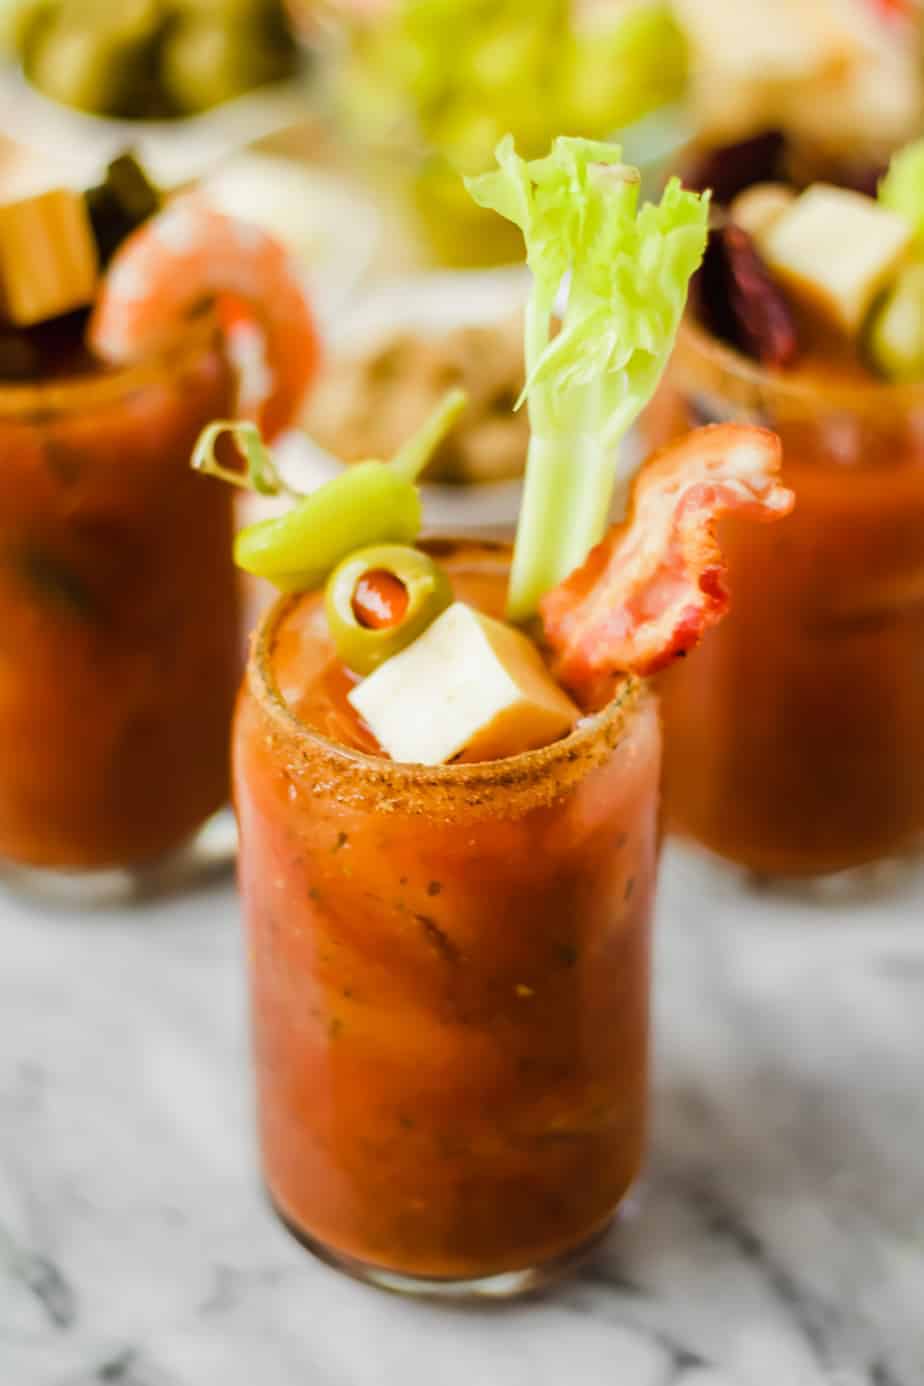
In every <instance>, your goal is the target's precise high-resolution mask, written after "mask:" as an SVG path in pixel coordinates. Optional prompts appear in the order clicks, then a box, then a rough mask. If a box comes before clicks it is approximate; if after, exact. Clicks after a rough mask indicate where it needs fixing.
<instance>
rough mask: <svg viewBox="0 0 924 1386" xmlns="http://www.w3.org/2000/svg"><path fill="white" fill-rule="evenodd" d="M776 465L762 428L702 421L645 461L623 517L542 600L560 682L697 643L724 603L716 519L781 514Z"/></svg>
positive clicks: (579, 684)
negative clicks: (682, 436)
mask: <svg viewBox="0 0 924 1386" xmlns="http://www.w3.org/2000/svg"><path fill="white" fill-rule="evenodd" d="M780 461H781V447H780V440H779V438H777V436H776V434H775V433H771V432H770V431H769V430H768V429H765V428H751V427H748V426H745V425H739V424H712V425H709V426H708V427H706V428H699V429H696V430H695V431H694V432H693V433H689V434H687V435H686V437H684V438H683V439H681V441H680V442H678V443H674V444H673V445H672V446H670V447H668V448H665V449H664V450H663V451H661V452H659V453H656V454H655V455H654V456H653V457H652V458H650V459H649V460H648V462H646V463H645V465H644V467H643V468H642V469H641V471H640V472H639V474H638V476H637V477H636V480H635V486H634V488H633V492H632V502H631V505H630V508H629V517H628V519H627V520H626V522H625V523H624V524H621V525H616V526H614V528H613V529H612V530H611V531H610V533H609V534H608V535H607V537H606V538H605V539H604V540H603V542H602V543H601V544H598V545H597V547H596V548H595V549H594V550H593V551H592V552H591V554H590V555H589V557H588V558H587V561H586V562H585V563H584V565H583V567H581V568H578V569H577V571H576V572H574V573H572V574H571V576H570V577H569V578H567V579H566V580H565V581H564V582H563V583H561V585H560V586H558V587H556V588H554V589H553V590H552V591H551V592H549V593H547V595H546V596H545V597H544V598H543V600H542V603H541V606H540V610H541V613H542V620H543V624H544V626H545V635H546V639H547V641H548V643H549V645H550V646H551V648H552V649H553V651H554V652H555V654H556V655H557V664H556V673H557V675H558V677H559V678H560V680H561V681H562V683H564V684H566V685H567V686H568V687H570V688H572V689H574V690H575V691H576V692H582V691H583V692H585V693H586V692H587V691H588V689H589V688H591V687H593V686H594V685H595V684H597V683H598V682H599V681H600V680H601V679H603V678H605V677H607V676H609V675H613V674H619V673H635V674H654V673H656V672H657V671H658V670H659V669H663V668H664V667H665V666H666V665H668V664H670V663H671V661H672V660H673V659H675V658H676V657H677V656H678V655H682V654H686V652H687V651H688V650H691V649H693V647H694V646H695V645H697V644H698V643H699V641H700V640H701V639H702V636H703V634H704V633H705V631H706V630H708V628H709V627H710V626H712V625H714V624H715V623H716V622H717V621H719V620H721V618H722V617H723V616H724V615H725V613H726V611H727V610H728V605H729V602H728V592H727V590H726V586H725V573H726V568H725V562H724V559H723V557H722V554H721V551H720V549H719V546H718V543H717V540H716V523H717V521H718V520H719V518H720V516H722V515H728V514H739V515H748V516H750V517H752V518H753V519H756V520H778V519H781V518H782V517H783V516H784V515H787V514H788V513H789V511H790V510H791V509H792V507H793V504H794V501H795V497H794V496H793V493H792V492H791V491H789V490H787V489H786V488H785V487H784V486H782V485H781V484H780V482H779V470H780Z"/></svg>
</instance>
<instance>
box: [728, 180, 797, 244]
mask: <svg viewBox="0 0 924 1386" xmlns="http://www.w3.org/2000/svg"><path fill="white" fill-rule="evenodd" d="M795 200H796V194H795V193H794V192H793V190H792V188H787V187H786V185H785V183H752V184H751V186H750V187H749V188H745V190H744V192H740V193H739V194H738V196H737V197H736V198H735V200H734V202H733V203H732V204H731V206H730V207H729V209H728V215H729V216H730V217H731V219H732V221H733V222H734V223H735V225H736V226H741V227H743V229H744V230H745V231H747V233H748V235H749V236H753V237H754V238H755V240H757V239H759V238H760V237H761V236H763V235H765V234H766V232H767V231H769V230H770V227H771V226H772V225H773V223H774V222H775V221H779V219H780V217H781V216H782V215H783V213H784V212H785V211H787V209H788V208H789V207H791V206H792V204H793V202H795Z"/></svg>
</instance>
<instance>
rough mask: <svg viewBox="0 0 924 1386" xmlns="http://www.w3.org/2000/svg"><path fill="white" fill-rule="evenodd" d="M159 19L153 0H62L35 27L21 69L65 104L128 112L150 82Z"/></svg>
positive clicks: (158, 8) (159, 8)
mask: <svg viewBox="0 0 924 1386" xmlns="http://www.w3.org/2000/svg"><path fill="white" fill-rule="evenodd" d="M163 22H164V10H163V7H162V6H161V5H160V4H159V3H158V0H120V3H118V4H109V3H105V0H66V3H63V4H60V5H58V7H57V8H56V10H55V12H54V13H53V14H52V15H51V16H50V17H48V18H47V19H45V20H44V21H43V22H42V23H41V24H40V26H39V27H38V28H37V30H36V33H35V37H34V39H33V40H32V42H31V44H30V45H29V51H28V53H27V54H26V55H25V65H26V71H27V73H28V75H29V77H30V78H31V80H32V81H33V82H34V83H35V85H36V86H37V87H38V88H39V89H40V90H41V91H43V92H44V93H45V94H46V95H47V96H50V97H52V98H53V99H54V100H56V101H61V102H62V103H63V104H64V105H67V106H75V107H77V108H78V109H79V110H85V111H105V112H110V113H112V114H123V113H124V114H127V113H129V111H131V110H133V109H137V107H138V104H139V101H140V100H141V99H142V98H143V96H144V94H145V93H146V92H147V90H148V88H149V85H150V81H151V77H152V64H153V61H154V45H155V43H156V41H157V38H158V36H159V31H160V28H161V25H162V24H163Z"/></svg>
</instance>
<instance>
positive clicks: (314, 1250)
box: [267, 1191, 631, 1304]
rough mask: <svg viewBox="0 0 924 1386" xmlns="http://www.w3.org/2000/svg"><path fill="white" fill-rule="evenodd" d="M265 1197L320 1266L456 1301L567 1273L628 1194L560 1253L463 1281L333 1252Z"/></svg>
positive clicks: (519, 1290) (537, 1286) (511, 1293)
mask: <svg viewBox="0 0 924 1386" xmlns="http://www.w3.org/2000/svg"><path fill="white" fill-rule="evenodd" d="M630 1192H631V1191H630ZM267 1196H268V1198H269V1201H270V1205H271V1206H272V1208H273V1211H274V1212H275V1214H276V1216H277V1217H278V1218H279V1221H280V1222H281V1223H282V1225H283V1227H285V1229H286V1231H287V1232H290V1233H291V1234H292V1236H293V1237H294V1238H295V1240H296V1241H297V1242H298V1243H299V1244H300V1245H301V1246H303V1247H304V1248H305V1250H306V1251H310V1252H311V1254H312V1256H315V1257H317V1259H318V1260H319V1261H323V1262H324V1264H325V1265H327V1266H332V1267H333V1269H334V1270H338V1271H341V1272H342V1273H343V1274H344V1275H349V1276H350V1277H351V1278H352V1279H353V1280H360V1281H362V1283H363V1284H364V1285H374V1286H375V1288H376V1289H378V1290H387V1291H389V1293H390V1294H396V1295H410V1296H413V1297H415V1298H417V1299H433V1300H442V1301H443V1302H447V1301H448V1302H452V1303H456V1304H464V1303H476V1302H478V1301H482V1302H483V1301H486V1300H509V1299H521V1298H523V1296H525V1295H534V1294H537V1293H538V1292H539V1291H540V1290H544V1289H546V1288H547V1287H548V1286H550V1285H554V1284H556V1283H557V1282H558V1281H559V1280H562V1279H564V1277H565V1276H568V1275H571V1274H572V1273H573V1272H574V1271H576V1270H578V1269H579V1268H580V1267H581V1266H582V1265H583V1264H584V1263H585V1262H586V1261H587V1260H588V1258H589V1257H590V1256H591V1255H592V1254H593V1252H594V1251H595V1250H596V1248H597V1247H598V1246H599V1245H600V1243H601V1242H602V1241H603V1239H604V1238H605V1237H606V1235H607V1233H608V1232H609V1231H610V1229H611V1227H612V1226H613V1223H614V1222H616V1221H617V1220H618V1219H619V1217H620V1214H621V1211H622V1209H623V1208H624V1207H625V1206H626V1200H627V1199H628V1198H629V1194H627V1195H626V1196H625V1198H624V1200H623V1202H622V1204H620V1207H619V1208H618V1209H617V1210H616V1212H615V1213H614V1214H613V1216H612V1217H611V1218H609V1219H608V1220H607V1221H606V1222H605V1223H604V1225H603V1226H602V1227H601V1228H600V1229H599V1230H598V1231H597V1232H595V1233H594V1234H593V1235H592V1236H590V1237H588V1238H586V1239H585V1240H584V1241H583V1242H581V1243H580V1244H579V1245H578V1246H576V1247H574V1248H572V1249H571V1250H570V1251H565V1252H562V1254H561V1255H559V1256H555V1257H553V1258H552V1259H551V1260H549V1261H543V1262H542V1263H541V1265H536V1266H526V1267H524V1269H522V1270H513V1271H503V1272H501V1273H500V1274H498V1275H483V1276H474V1277H471V1278H469V1279H459V1280H454V1279H442V1278H440V1277H436V1276H424V1275H404V1274H402V1273H401V1272H400V1271H392V1270H387V1269H386V1268H385V1267H384V1266H376V1265H373V1264H371V1263H370V1262H368V1261H360V1260H357V1258H356V1257H355V1256H347V1255H346V1254H345V1253H344V1252H341V1251H334V1250H332V1249H331V1248H330V1247H329V1246H325V1244H324V1243H323V1242H319V1241H316V1240H315V1239H314V1237H310V1236H309V1235H308V1234H307V1233H306V1232H303V1231H302V1230H301V1228H299V1227H296V1226H295V1224H294V1223H293V1222H292V1221H291V1219H290V1218H288V1217H287V1216H286V1214H285V1213H284V1212H283V1211H282V1209H281V1208H280V1207H279V1204H278V1203H277V1202H276V1200H275V1199H274V1198H273V1196H272V1194H268V1195H267Z"/></svg>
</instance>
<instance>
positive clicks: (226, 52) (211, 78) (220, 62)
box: [161, 17, 293, 112]
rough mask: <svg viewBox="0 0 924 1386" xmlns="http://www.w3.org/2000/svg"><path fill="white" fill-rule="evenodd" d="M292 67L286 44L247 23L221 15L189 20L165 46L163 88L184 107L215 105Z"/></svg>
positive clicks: (287, 73)
mask: <svg viewBox="0 0 924 1386" xmlns="http://www.w3.org/2000/svg"><path fill="white" fill-rule="evenodd" d="M292 71H293V57H292V53H291V51H290V50H289V49H288V47H286V46H284V45H282V44H277V43H275V42H274V41H273V40H272V39H271V37H270V36H268V35H267V34H264V33H263V32H261V31H260V30H259V29H258V28H255V27H254V26H253V25H250V24H246V23H243V24H228V23H226V22H224V21H223V20H221V19H220V18H217V17H216V18H210V17H206V18H202V19H190V20H188V21H185V22H184V23H183V24H181V25H180V26H179V28H177V30H176V31H175V32H174V33H173V34H172V35H171V36H170V37H169V38H168V40H167V42H166V43H165V45H164V50H163V57H162V66H161V76H162V80H163V84H164V88H165V90H166V92H167V93H168V94H169V96H170V97H171V99H172V100H173V101H175V102H176V104H177V106H178V107H179V108H180V109H181V110H184V111H190V112H193V111H204V110H207V109H209V108H210V107H212V106H220V105H221V104H222V102H224V101H231V100H233V99H234V97H236V96H241V95H242V94H243V93H244V92H246V91H251V90H252V89H253V88H255V87H261V86H265V85H267V84H268V83H270V82H275V81H278V80H280V79H281V78H283V77H288V76H290V75H291V73H292Z"/></svg>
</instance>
